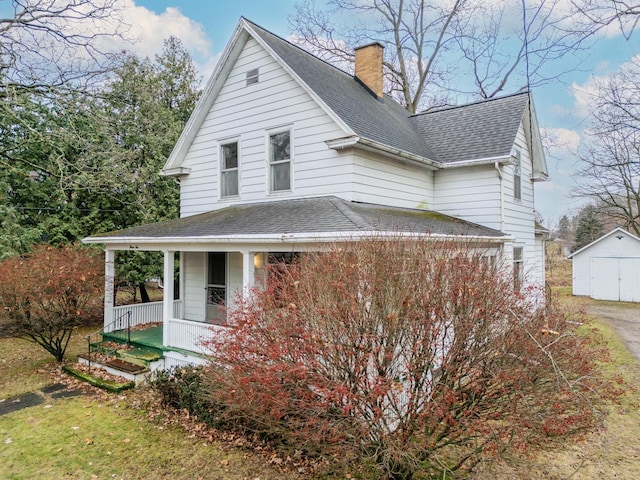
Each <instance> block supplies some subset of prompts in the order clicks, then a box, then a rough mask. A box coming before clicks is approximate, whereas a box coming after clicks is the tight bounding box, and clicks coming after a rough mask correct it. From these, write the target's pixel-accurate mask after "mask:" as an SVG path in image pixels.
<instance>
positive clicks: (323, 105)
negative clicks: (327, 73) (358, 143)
mask: <svg viewBox="0 0 640 480" xmlns="http://www.w3.org/2000/svg"><path fill="white" fill-rule="evenodd" d="M241 23H242V24H243V28H244V29H246V30H247V32H249V34H250V35H251V36H252V37H253V39H254V40H255V41H256V42H258V44H260V46H261V47H262V48H264V49H265V50H266V51H267V52H268V53H269V55H271V57H273V59H274V60H275V61H276V62H277V63H278V65H280V66H281V67H282V68H283V69H284V70H285V71H286V72H287V73H288V74H289V75H291V77H292V78H293V79H294V80H295V81H296V82H298V85H300V86H301V87H302V89H303V90H304V91H305V92H307V94H309V96H310V97H311V98H312V99H313V100H314V101H315V102H316V103H317V104H318V105H319V106H320V108H322V110H324V112H325V113H326V114H327V115H329V117H330V118H331V119H332V120H333V121H334V122H336V124H337V125H338V126H339V127H340V128H341V129H342V130H343V131H344V132H345V133H346V134H347V135H355V132H354V131H353V130H352V129H351V128H350V127H349V126H348V125H347V124H346V123H345V122H344V121H343V120H342V119H341V118H340V117H339V116H338V115H337V114H336V113H335V112H334V111H333V109H331V108H329V106H328V105H327V104H326V103H325V102H324V101H323V100H322V99H321V98H320V97H319V96H318V94H317V93H316V92H315V91H314V90H313V89H312V88H311V87H309V85H307V84H306V83H305V82H304V81H303V80H302V79H301V78H300V77H299V76H298V74H297V73H296V72H295V71H294V70H293V69H292V68H291V67H290V66H289V65H288V64H287V62H285V61H284V60H282V58H280V56H279V55H278V54H277V53H276V52H274V51H273V50H272V49H271V47H270V46H269V45H268V44H267V43H266V42H265V41H264V40H262V37H261V36H260V35H258V34H257V33H256V32H255V31H254V30H253V28H252V27H251V25H250V24H249V23H247V22H245V21H244V19H242V20H241Z"/></svg>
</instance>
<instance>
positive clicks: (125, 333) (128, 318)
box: [102, 300, 225, 355]
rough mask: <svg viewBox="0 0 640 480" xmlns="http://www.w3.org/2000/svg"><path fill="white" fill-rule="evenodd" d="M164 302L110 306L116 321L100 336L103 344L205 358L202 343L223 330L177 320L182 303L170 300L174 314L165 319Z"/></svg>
mask: <svg viewBox="0 0 640 480" xmlns="http://www.w3.org/2000/svg"><path fill="white" fill-rule="evenodd" d="M164 304H165V302H163V301H160V302H149V303H138V304H132V305H120V306H116V307H113V316H114V318H115V320H114V321H113V322H111V324H109V325H107V326H106V327H105V329H104V333H103V334H102V337H103V340H104V341H114V342H119V343H128V344H131V345H133V346H139V347H142V348H152V349H155V350H157V351H160V352H169V351H176V352H181V351H187V352H193V353H196V354H200V355H207V354H208V353H209V351H208V350H207V348H206V347H205V345H204V344H205V343H206V342H207V341H208V340H210V339H212V338H213V337H214V335H216V334H221V333H224V330H225V327H221V326H219V325H212V324H209V323H204V322H196V321H189V320H183V319H180V318H179V316H180V312H181V310H182V302H181V300H173V312H172V314H171V315H169V316H168V318H167V319H166V320H165V316H164Z"/></svg>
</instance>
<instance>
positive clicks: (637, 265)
mask: <svg viewBox="0 0 640 480" xmlns="http://www.w3.org/2000/svg"><path fill="white" fill-rule="evenodd" d="M591 297H592V298H595V299H596V300H614V301H622V302H640V258H637V257H627V258H603V257H592V258H591Z"/></svg>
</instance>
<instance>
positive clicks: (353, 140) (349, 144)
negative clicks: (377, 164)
mask: <svg viewBox="0 0 640 480" xmlns="http://www.w3.org/2000/svg"><path fill="white" fill-rule="evenodd" d="M325 144H326V145H327V147H329V148H331V149H333V150H344V149H346V148H361V149H363V150H367V151H370V152H377V153H380V154H382V155H385V156H390V157H392V158H396V159H399V160H404V161H409V162H412V163H417V164H420V165H422V166H423V167H427V168H428V169H429V170H438V169H439V168H442V163H440V162H436V161H434V160H429V159H428V158H425V157H422V156H420V155H416V154H413V153H409V152H406V151H404V150H400V149H397V148H393V147H390V146H389V145H385V144H383V143H380V142H376V141H373V140H369V139H368V138H363V137H359V136H357V135H352V136H350V137H341V138H335V139H333V140H327V141H326V142H325Z"/></svg>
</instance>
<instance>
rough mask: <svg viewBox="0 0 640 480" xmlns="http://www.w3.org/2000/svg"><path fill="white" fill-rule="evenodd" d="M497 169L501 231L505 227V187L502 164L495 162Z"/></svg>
mask: <svg viewBox="0 0 640 480" xmlns="http://www.w3.org/2000/svg"><path fill="white" fill-rule="evenodd" d="M494 165H495V167H496V171H497V172H498V179H499V180H500V231H501V232H502V231H503V229H504V188H503V185H502V170H500V164H499V163H498V162H495V163H494Z"/></svg>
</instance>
